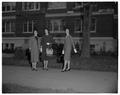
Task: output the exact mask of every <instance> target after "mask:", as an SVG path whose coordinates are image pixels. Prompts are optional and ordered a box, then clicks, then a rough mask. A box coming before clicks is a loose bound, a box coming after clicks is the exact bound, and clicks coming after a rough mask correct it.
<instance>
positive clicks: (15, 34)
mask: <svg viewBox="0 0 120 95" xmlns="http://www.w3.org/2000/svg"><path fill="white" fill-rule="evenodd" d="M84 4H85V2H3V3H2V46H3V47H2V49H3V50H4V49H6V48H9V49H13V50H14V49H15V48H16V47H22V48H24V49H26V48H28V44H29V37H30V36H32V35H33V29H34V28H36V29H37V30H38V34H39V36H40V37H41V36H42V35H43V33H44V28H48V30H49V31H50V33H51V35H53V37H54V39H55V41H56V42H57V43H62V42H63V39H64V37H65V28H66V27H68V28H69V29H70V34H71V35H72V36H73V37H74V41H75V43H78V44H79V46H80V47H79V48H81V43H82V36H83V35H82V34H83V15H84V14H83V7H84ZM117 5H118V3H117V2H94V3H93V10H92V18H91V28H90V47H91V50H95V51H100V50H101V49H102V50H104V51H115V49H116V48H117V45H116V43H117V42H116V41H117V39H118V38H117V36H118V15H117V14H118V9H117V8H118V6H117Z"/></svg>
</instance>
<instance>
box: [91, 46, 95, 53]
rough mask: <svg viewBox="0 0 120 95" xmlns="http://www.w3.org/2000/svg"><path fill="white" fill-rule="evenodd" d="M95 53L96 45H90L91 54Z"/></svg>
mask: <svg viewBox="0 0 120 95" xmlns="http://www.w3.org/2000/svg"><path fill="white" fill-rule="evenodd" d="M94 51H95V45H94V44H91V45H90V52H91V53H94Z"/></svg>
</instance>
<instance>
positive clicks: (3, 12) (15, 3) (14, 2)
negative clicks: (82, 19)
mask: <svg viewBox="0 0 120 95" xmlns="http://www.w3.org/2000/svg"><path fill="white" fill-rule="evenodd" d="M14 3H15V2H14ZM9 5H10V10H9V11H7V7H6V6H5V11H2V12H3V13H7V12H16V9H15V10H12V2H11V3H9ZM2 6H3V5H2ZM15 7H16V3H15Z"/></svg>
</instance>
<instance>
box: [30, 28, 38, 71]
mask: <svg viewBox="0 0 120 95" xmlns="http://www.w3.org/2000/svg"><path fill="white" fill-rule="evenodd" d="M29 49H30V51H31V63H32V70H35V71H37V68H36V64H37V63H38V62H39V53H40V39H39V37H38V36H37V31H36V30H34V36H32V37H31V38H30V43H29Z"/></svg>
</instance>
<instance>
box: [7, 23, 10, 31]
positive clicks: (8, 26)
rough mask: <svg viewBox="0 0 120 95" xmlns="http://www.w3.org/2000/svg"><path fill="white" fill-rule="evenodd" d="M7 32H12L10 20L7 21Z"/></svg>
mask: <svg viewBox="0 0 120 95" xmlns="http://www.w3.org/2000/svg"><path fill="white" fill-rule="evenodd" d="M6 32H10V22H7V23H6Z"/></svg>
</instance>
